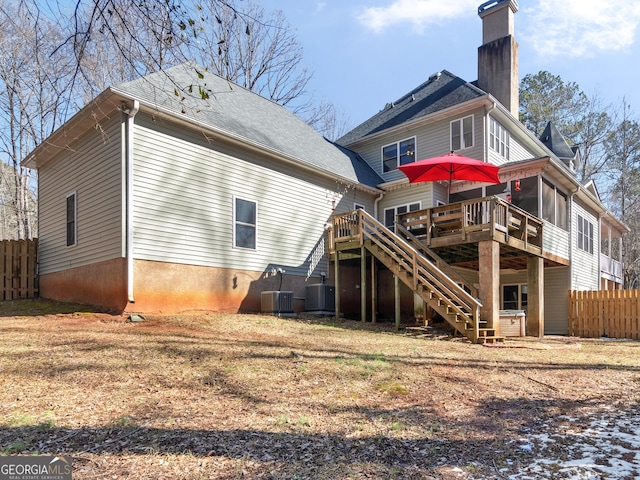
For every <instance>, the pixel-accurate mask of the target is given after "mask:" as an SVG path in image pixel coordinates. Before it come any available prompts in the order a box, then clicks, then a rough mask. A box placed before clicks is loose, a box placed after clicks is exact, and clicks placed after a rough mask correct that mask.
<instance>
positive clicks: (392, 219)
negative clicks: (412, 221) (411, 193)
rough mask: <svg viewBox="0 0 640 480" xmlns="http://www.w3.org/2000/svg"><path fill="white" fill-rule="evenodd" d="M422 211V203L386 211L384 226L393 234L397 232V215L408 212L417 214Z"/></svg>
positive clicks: (386, 209)
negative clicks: (416, 212)
mask: <svg viewBox="0 0 640 480" xmlns="http://www.w3.org/2000/svg"><path fill="white" fill-rule="evenodd" d="M420 209H422V203H421V202H416V203H409V204H407V205H398V206H396V207H391V208H385V209H384V226H385V227H387V228H388V229H389V230H391V231H392V232H395V231H396V215H399V214H401V213H407V212H415V211H416V210H420Z"/></svg>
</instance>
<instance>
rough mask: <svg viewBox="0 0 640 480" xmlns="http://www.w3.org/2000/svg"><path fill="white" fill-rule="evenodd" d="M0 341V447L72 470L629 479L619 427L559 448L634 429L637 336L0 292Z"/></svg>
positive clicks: (189, 475) (129, 474) (627, 449)
mask: <svg viewBox="0 0 640 480" xmlns="http://www.w3.org/2000/svg"><path fill="white" fill-rule="evenodd" d="M0 339H1V342H0V378H1V382H2V388H1V389H0V405H2V408H1V409H0V454H3V455H15V454H20V455H26V454H43V455H44V454H46V455H52V454H64V455H71V456H72V457H73V468H74V479H106V478H109V479H117V478H136V479H206V478H216V479H236V478H238V479H239V478H268V479H295V478H301V479H311V478H312V479H360V478H385V479H386V478H392V479H405V478H426V479H435V478H444V479H454V478H518V479H520V478H522V479H525V478H558V476H565V477H570V478H625V477H624V476H619V477H614V476H607V475H608V472H610V471H614V467H616V466H619V464H622V463H620V462H626V463H624V465H623V466H624V469H623V472H624V475H629V478H633V476H634V475H640V467H638V465H640V453H639V452H640V445H634V444H633V441H632V440H629V438H628V437H624V438H623V437H620V438H621V439H620V440H616V441H613V442H612V440H611V439H612V436H611V434H610V435H609V436H608V437H607V438H608V441H609V442H610V443H613V444H614V445H613V447H612V451H611V452H610V453H606V452H605V453H602V454H598V455H599V456H597V455H596V456H594V455H591V457H589V459H593V462H592V463H593V465H591V464H589V465H586V464H585V462H584V461H582V463H580V462H579V461H578V462H577V460H580V459H577V460H576V459H575V458H572V456H573V457H575V456H580V455H582V454H583V453H584V452H582V453H581V451H577V450H576V449H575V445H576V442H577V441H578V440H577V439H578V437H579V438H580V441H586V444H588V445H591V446H592V447H593V446H594V445H596V443H595V442H596V441H595V440H593V441H591V440H592V439H594V438H596V435H594V434H592V433H590V432H593V431H594V428H595V427H594V419H598V420H602V421H603V422H605V423H604V424H603V423H599V424H598V425H600V426H602V425H604V427H603V428H607V429H610V430H611V431H613V430H615V429H617V430H618V431H620V432H622V433H626V434H628V435H632V434H633V433H634V432H633V429H634V428H635V429H636V432H635V433H636V434H637V428H638V427H637V425H638V422H637V421H636V420H638V417H633V418H631V417H629V415H633V414H634V413H633V412H636V415H637V412H638V410H639V408H638V407H639V406H640V393H639V391H640V368H639V363H640V343H638V342H632V341H613V340H608V341H604V340H585V339H575V338H547V339H545V340H544V341H537V340H532V339H524V340H518V341H508V342H507V343H506V345H507V347H510V348H490V347H483V346H479V345H472V344H470V343H468V342H466V341H465V340H462V339H459V338H458V339H453V338H451V337H448V336H445V335H407V334H405V333H395V332H393V328H392V325H388V324H387V325H385V324H382V325H370V324H367V325H364V324H361V323H360V322H353V321H344V322H340V323H334V322H333V320H331V319H311V318H307V319H289V318H276V317H271V316H259V315H227V314H200V315H188V316H187V315H182V316H153V317H147V319H146V321H144V322H141V323H130V322H127V321H126V320H125V318H124V317H119V316H110V315H108V314H104V313H95V312H91V311H90V310H88V309H86V308H83V307H79V306H69V305H60V304H54V303H49V302H43V301H22V302H4V303H0ZM619 417H623V418H624V420H625V421H628V423H624V424H623V425H620V424H615V425H613V424H608V423H606V422H607V421H608V420H609V419H611V420H615V419H616V418H619ZM603 419H604V420H603ZM634 422H635V423H634ZM625 429H626V430H625ZM605 433H606V432H605ZM609 433H611V432H609ZM616 438H617V437H616ZM590 442H591V443H590ZM596 446H597V445H596ZM636 447H637V448H636ZM594 448H595V447H594ZM583 457H584V455H583ZM592 457H593V458H592ZM583 460H584V458H583ZM572 462H573V463H572ZM576 462H577V463H576ZM616 462H617V463H616ZM636 468H637V470H636ZM590 472H592V473H593V475H592V476H588V475H590V474H591V473H590ZM571 475H574V476H573V477H571ZM576 475H577V476H576ZM580 475H583V476H580ZM597 475H601V476H600V477H598V476H597ZM602 475H604V476H602Z"/></svg>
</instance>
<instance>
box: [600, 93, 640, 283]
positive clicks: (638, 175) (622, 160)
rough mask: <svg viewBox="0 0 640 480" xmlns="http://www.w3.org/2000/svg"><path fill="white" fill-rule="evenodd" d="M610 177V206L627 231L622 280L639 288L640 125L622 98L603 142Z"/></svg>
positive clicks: (624, 240)
mask: <svg viewBox="0 0 640 480" xmlns="http://www.w3.org/2000/svg"><path fill="white" fill-rule="evenodd" d="M604 145H605V149H606V152H607V155H606V157H607V173H608V175H609V180H610V189H609V203H610V205H611V209H612V210H613V211H614V212H615V213H616V214H617V215H618V216H619V217H620V219H622V221H623V222H625V223H626V224H627V225H628V226H629V227H630V228H631V231H630V232H629V233H628V234H626V235H625V237H624V238H623V241H622V247H623V258H624V282H625V286H626V287H627V288H638V287H640V230H639V229H640V124H639V123H638V121H637V120H634V119H633V118H632V115H631V110H630V107H629V105H628V104H627V102H626V100H623V104H622V119H621V121H620V123H619V124H618V125H617V127H616V128H615V129H614V130H613V131H612V132H611V133H610V134H609V136H608V137H607V139H606V141H605V142H604Z"/></svg>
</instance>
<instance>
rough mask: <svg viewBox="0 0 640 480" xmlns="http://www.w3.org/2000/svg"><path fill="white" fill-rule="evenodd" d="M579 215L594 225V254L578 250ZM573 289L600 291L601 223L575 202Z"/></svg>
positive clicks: (572, 247)
mask: <svg viewBox="0 0 640 480" xmlns="http://www.w3.org/2000/svg"><path fill="white" fill-rule="evenodd" d="M578 215H581V216H582V217H584V218H586V219H587V220H588V221H589V222H591V223H592V224H593V253H589V252H586V251H584V250H582V249H580V248H578ZM570 241H571V249H572V258H571V270H572V279H571V289H573V290H599V289H600V268H599V263H598V262H599V259H600V222H599V221H598V218H597V217H596V215H595V214H593V213H592V212H591V211H589V210H588V209H587V208H585V207H584V206H583V205H581V204H580V203H579V202H573V205H572V208H571V240H570Z"/></svg>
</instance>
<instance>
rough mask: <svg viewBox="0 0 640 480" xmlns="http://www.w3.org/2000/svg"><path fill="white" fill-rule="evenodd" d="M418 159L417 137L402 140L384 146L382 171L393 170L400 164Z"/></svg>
mask: <svg viewBox="0 0 640 480" xmlns="http://www.w3.org/2000/svg"><path fill="white" fill-rule="evenodd" d="M415 161H416V138H415V137H412V138H407V139H405V140H402V141H400V142H396V143H391V144H389V145H385V146H384V147H382V171H383V172H385V173H386V172H391V171H393V170H396V169H397V168H398V167H399V166H400V165H406V164H407V163H413V162H415Z"/></svg>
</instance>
